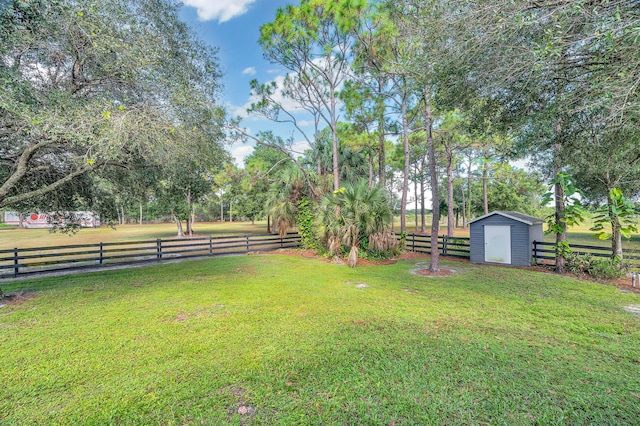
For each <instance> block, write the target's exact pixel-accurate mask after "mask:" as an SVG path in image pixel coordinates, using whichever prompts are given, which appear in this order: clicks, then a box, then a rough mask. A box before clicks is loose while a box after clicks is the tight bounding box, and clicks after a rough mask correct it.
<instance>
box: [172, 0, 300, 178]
mask: <svg viewBox="0 0 640 426" xmlns="http://www.w3.org/2000/svg"><path fill="white" fill-rule="evenodd" d="M182 1H183V4H184V7H183V8H182V11H181V17H182V19H184V20H185V21H186V22H187V23H188V24H189V25H190V26H191V27H192V28H193V29H194V30H195V31H196V32H197V33H198V35H199V36H200V38H201V39H202V40H203V41H204V42H205V43H208V44H210V45H212V46H215V47H217V48H219V59H220V65H221V68H222V72H223V74H224V78H223V85H224V92H223V102H224V103H225V105H226V108H227V112H228V113H229V114H230V115H231V116H236V115H237V114H239V113H241V112H243V111H244V110H245V109H246V107H247V106H248V104H249V103H250V88H249V82H250V81H251V80H252V79H257V80H258V81H259V82H261V83H267V82H269V81H272V80H278V79H282V78H283V76H284V75H285V73H286V71H285V70H284V69H282V68H281V67H278V66H277V65H274V64H271V63H270V62H269V61H267V60H266V59H264V57H263V55H262V48H261V47H260V45H259V44H258V38H259V37H260V26H261V25H263V24H266V23H268V22H271V21H273V19H274V18H275V15H276V10H277V9H278V8H279V7H284V6H285V5H287V4H291V3H292V0H182ZM296 3H297V2H294V4H296ZM243 124H244V125H245V126H246V127H248V128H249V129H250V130H251V132H252V133H254V134H255V132H256V131H258V130H267V129H269V130H274V132H277V133H278V134H281V135H283V136H284V135H287V134H288V132H289V131H290V129H283V128H280V129H277V128H274V124H273V123H270V122H267V121H266V120H260V119H257V118H255V117H253V118H252V117H248V118H246V119H245V120H244V121H243ZM229 150H230V152H231V153H232V155H233V156H234V157H235V158H236V163H238V164H239V165H240V164H242V163H241V162H242V158H244V156H246V155H248V154H249V153H250V152H251V151H252V150H253V148H252V145H251V144H235V145H232V146H230V147H229Z"/></svg>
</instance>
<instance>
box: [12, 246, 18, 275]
mask: <svg viewBox="0 0 640 426" xmlns="http://www.w3.org/2000/svg"><path fill="white" fill-rule="evenodd" d="M18 268H19V266H18V247H15V248H14V249H13V276H14V277H17V276H18Z"/></svg>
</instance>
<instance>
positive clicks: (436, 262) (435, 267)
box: [424, 87, 440, 272]
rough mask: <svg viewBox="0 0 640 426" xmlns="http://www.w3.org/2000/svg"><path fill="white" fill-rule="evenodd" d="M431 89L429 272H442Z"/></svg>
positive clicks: (426, 114)
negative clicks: (431, 212) (431, 204)
mask: <svg viewBox="0 0 640 426" xmlns="http://www.w3.org/2000/svg"><path fill="white" fill-rule="evenodd" d="M429 96H430V95H429V88H428V87H425V88H424V118H425V120H424V123H425V126H426V129H427V147H428V151H429V176H430V178H431V202H432V203H433V218H432V219H431V263H430V264H429V271H431V272H438V271H439V270H440V252H439V250H438V232H439V231H440V222H439V221H440V196H439V194H438V170H437V167H436V148H435V144H434V141H433V111H431V99H430V97H429Z"/></svg>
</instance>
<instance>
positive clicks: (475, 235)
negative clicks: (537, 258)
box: [470, 214, 542, 266]
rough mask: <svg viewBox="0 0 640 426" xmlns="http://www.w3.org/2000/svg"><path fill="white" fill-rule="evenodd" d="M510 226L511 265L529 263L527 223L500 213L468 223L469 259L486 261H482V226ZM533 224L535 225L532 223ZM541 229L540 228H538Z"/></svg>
mask: <svg viewBox="0 0 640 426" xmlns="http://www.w3.org/2000/svg"><path fill="white" fill-rule="evenodd" d="M486 225H489V226H510V227H511V265H514V266H529V265H531V241H530V240H529V228H530V227H529V225H527V224H526V223H522V222H518V221H517V220H513V219H509V218H508V217H504V216H501V215H497V214H496V215H493V216H489V217H487V218H485V219H482V220H480V221H478V222H474V223H472V224H471V225H470V227H471V229H470V237H471V242H470V245H471V261H472V262H474V263H486V262H485V261H484V247H485V246H484V226H486ZM534 226H535V225H534ZM540 229H542V228H540Z"/></svg>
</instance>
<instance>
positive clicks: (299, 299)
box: [0, 255, 640, 425]
mask: <svg viewBox="0 0 640 426" xmlns="http://www.w3.org/2000/svg"><path fill="white" fill-rule="evenodd" d="M416 262H418V261H417V260H412V261H401V262H398V263H397V264H394V265H390V266H369V267H359V268H357V269H349V268H347V267H345V266H338V265H334V264H329V263H326V262H324V261H321V260H315V259H306V258H299V257H285V256H281V255H267V256H240V257H229V258H214V259H206V260H198V261H190V262H182V263H175V264H166V265H156V266H150V267H146V268H135V269H126V270H119V271H103V272H99V273H93V274H85V275H71V276H63V277H55V278H46V279H39V280H32V281H17V282H12V283H7V282H4V283H0V286H1V287H2V289H3V290H4V291H5V292H8V291H14V290H16V289H18V288H23V289H24V288H27V289H38V291H37V292H36V293H35V297H34V298H32V299H30V300H25V301H23V302H22V303H20V304H15V305H7V306H5V307H3V308H2V309H0V360H1V365H2V368H1V369H0V383H2V386H0V424H95V425H105V424H166V425H185V424H186V425H192V424H193V425H196V424H206V425H209V424H210V425H218V424H238V425H239V424H264V425H278V424H284V425H298V424H371V425H378V424H380V425H389V424H395V425H410V424H420V425H424V424H509V425H518V424H630V425H632V424H637V422H638V419H639V418H640V318H638V317H634V316H632V315H631V314H629V313H627V312H625V311H624V310H623V308H624V307H625V306H629V305H640V297H639V296H638V295H635V294H629V293H622V292H620V291H619V290H617V289H615V288H613V287H610V286H604V285H600V284H595V283H591V282H586V281H578V280H575V279H570V278H565V277H558V276H555V275H552V274H545V273H540V272H534V271H528V270H522V269H515V268H500V267H490V266H479V265H472V264H469V263H454V262H447V263H445V265H446V266H448V267H450V268H454V269H456V270H458V273H457V274H455V275H454V276H451V277H447V278H426V277H420V276H416V275H412V274H411V273H410V270H411V269H413V268H416V267H420V265H416ZM365 285H366V287H365ZM359 287H365V288H359ZM239 410H240V411H241V412H243V413H244V412H246V414H238V411H239Z"/></svg>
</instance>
